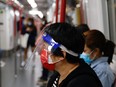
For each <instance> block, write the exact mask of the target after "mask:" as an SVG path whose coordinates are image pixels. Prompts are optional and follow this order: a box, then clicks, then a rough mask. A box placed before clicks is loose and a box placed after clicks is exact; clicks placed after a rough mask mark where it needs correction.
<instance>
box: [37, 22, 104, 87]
mask: <svg viewBox="0 0 116 87" xmlns="http://www.w3.org/2000/svg"><path fill="white" fill-rule="evenodd" d="M42 39H43V40H44V41H43V46H41V45H40V46H41V47H42V49H41V50H40V49H38V51H42V52H40V55H41V57H40V59H41V62H42V64H43V66H44V67H45V68H46V69H50V70H53V71H54V74H53V75H52V76H51V77H50V79H49V81H48V84H47V87H102V84H101V82H100V80H99V79H98V77H97V75H96V73H95V72H94V70H92V69H91V68H90V66H89V65H88V64H86V63H85V62H84V61H83V60H82V59H80V58H79V54H81V53H82V52H83V49H84V38H83V36H82V34H81V33H80V32H79V31H78V29H76V28H75V27H73V26H71V25H70V24H68V23H55V24H51V25H49V26H47V27H46V28H45V33H44V34H43V36H42ZM39 42H40V41H39ZM38 44H39V43H38ZM40 46H39V47H40ZM45 51H47V52H48V55H47V56H48V57H46V55H44V54H45ZM41 53H42V54H41ZM48 60H49V61H48Z"/></svg>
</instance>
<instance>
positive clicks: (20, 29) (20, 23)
mask: <svg viewBox="0 0 116 87" xmlns="http://www.w3.org/2000/svg"><path fill="white" fill-rule="evenodd" d="M19 12H20V21H19V31H20V33H19V39H20V42H19V43H21V32H22V17H21V15H22V10H21V9H19ZM21 62H22V53H21V47H20V67H21Z"/></svg>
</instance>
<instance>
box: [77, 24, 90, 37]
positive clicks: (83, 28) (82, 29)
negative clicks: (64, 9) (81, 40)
mask: <svg viewBox="0 0 116 87" xmlns="http://www.w3.org/2000/svg"><path fill="white" fill-rule="evenodd" d="M76 27H77V29H79V31H80V32H81V33H82V34H83V35H84V36H86V34H87V31H89V30H90V28H89V26H88V25H87V24H79V25H78V26H76Z"/></svg>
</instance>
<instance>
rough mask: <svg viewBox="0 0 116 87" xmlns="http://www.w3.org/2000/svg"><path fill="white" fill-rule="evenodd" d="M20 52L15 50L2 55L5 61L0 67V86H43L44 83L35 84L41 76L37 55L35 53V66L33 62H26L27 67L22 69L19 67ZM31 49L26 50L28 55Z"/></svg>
mask: <svg viewBox="0 0 116 87" xmlns="http://www.w3.org/2000/svg"><path fill="white" fill-rule="evenodd" d="M20 54H21V55H22V52H21V51H19V52H16V54H15V52H14V53H12V55H10V56H8V57H3V58H2V61H3V62H4V63H5V64H3V65H2V67H1V68H0V69H1V71H0V74H1V78H0V87H45V85H46V84H43V83H40V84H39V85H37V80H38V78H40V76H41V74H42V73H41V71H42V68H41V62H40V60H39V56H38V55H35V67H32V65H33V63H32V62H30V63H28V67H26V69H23V68H21V67H20V64H21V61H22V58H23V57H22V56H20ZM30 55H31V51H29V52H28V56H30ZM30 61H31V60H30Z"/></svg>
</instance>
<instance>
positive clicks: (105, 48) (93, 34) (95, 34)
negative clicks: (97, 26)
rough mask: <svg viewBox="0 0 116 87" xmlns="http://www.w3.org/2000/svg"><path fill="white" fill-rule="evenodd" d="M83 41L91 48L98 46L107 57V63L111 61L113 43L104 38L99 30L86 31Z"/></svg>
mask: <svg viewBox="0 0 116 87" xmlns="http://www.w3.org/2000/svg"><path fill="white" fill-rule="evenodd" d="M85 43H86V45H87V47H89V48H90V49H92V50H94V49H95V48H99V49H100V51H101V52H103V56H107V57H108V63H110V62H112V56H113V53H114V47H115V44H114V43H113V42H112V41H110V40H106V38H105V36H104V34H103V33H102V32H100V31H99V30H90V31H87V36H86V38H85Z"/></svg>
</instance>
